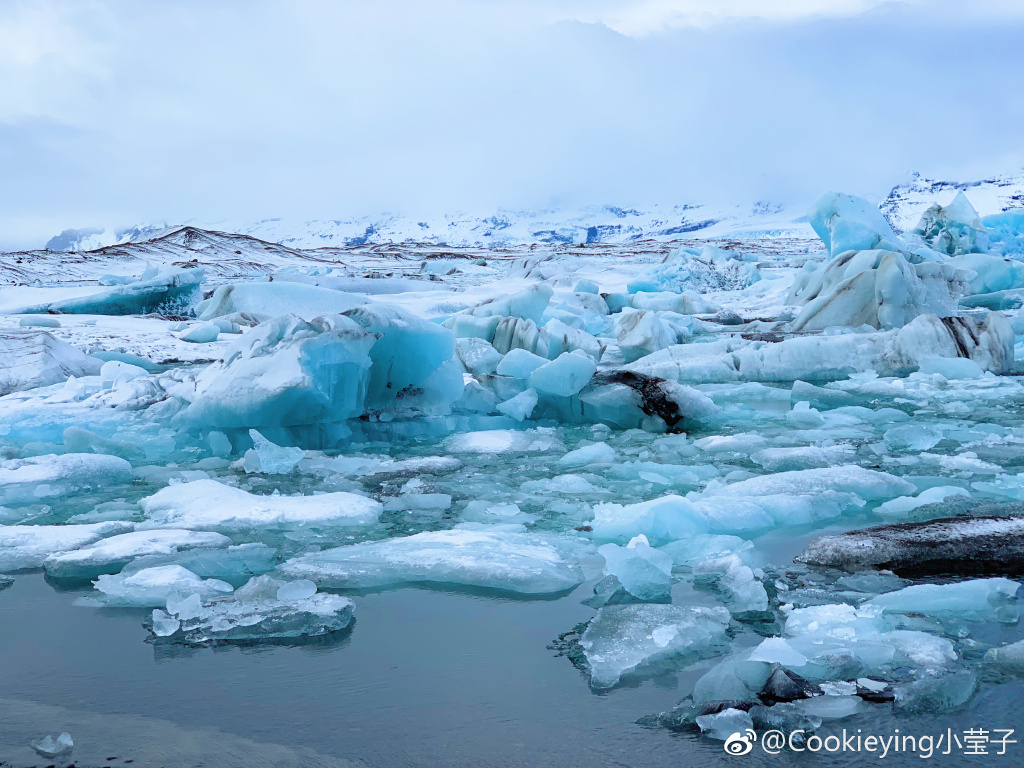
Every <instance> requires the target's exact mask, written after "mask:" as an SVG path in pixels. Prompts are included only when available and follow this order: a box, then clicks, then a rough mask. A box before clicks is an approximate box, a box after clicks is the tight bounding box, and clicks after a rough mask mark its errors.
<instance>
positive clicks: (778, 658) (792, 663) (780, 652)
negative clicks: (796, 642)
mask: <svg viewBox="0 0 1024 768" xmlns="http://www.w3.org/2000/svg"><path fill="white" fill-rule="evenodd" d="M747 658H748V659H749V660H750V661H764V662H768V663H769V664H773V663H774V664H782V665H783V666H785V667H802V666H803V665H804V664H806V663H807V657H806V656H804V655H803V654H802V653H800V652H799V651H797V650H795V649H794V648H793V646H791V645H790V644H789V643H788V642H786V640H785V638H782V637H768V638H765V639H764V640H762V641H761V644H760V645H759V646H757V648H755V649H754V650H753V651H751V652H750V656H748V657H747Z"/></svg>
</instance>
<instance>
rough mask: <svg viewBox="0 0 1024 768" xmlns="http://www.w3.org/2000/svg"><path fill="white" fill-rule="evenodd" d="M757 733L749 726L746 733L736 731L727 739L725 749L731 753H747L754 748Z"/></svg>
mask: <svg viewBox="0 0 1024 768" xmlns="http://www.w3.org/2000/svg"><path fill="white" fill-rule="evenodd" d="M756 738H757V733H755V732H754V731H752V730H750V729H749V728H748V729H747V730H746V731H745V732H744V733H739V732H737V733H734V734H733V735H732V736H730V737H729V738H728V739H726V740H725V751H726V752H727V753H728V754H730V755H737V756H739V755H747V754H750V750H752V749H753V748H754V740H755V739H756Z"/></svg>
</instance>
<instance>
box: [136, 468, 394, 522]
mask: <svg viewBox="0 0 1024 768" xmlns="http://www.w3.org/2000/svg"><path fill="white" fill-rule="evenodd" d="M139 504H140V505H141V506H142V510H143V511H144V512H145V513H146V518H147V524H148V525H154V526H156V525H159V526H173V527H178V528H189V529H194V530H244V529H247V528H266V527H269V526H273V527H290V526H304V525H317V526H323V525H329V526H339V525H340V526H345V525H370V524H372V523H375V522H377V519H378V518H379V517H380V513H381V511H382V508H381V505H380V504H379V503H378V502H376V501H374V500H373V499H369V498H367V497H365V496H359V495H357V494H354V493H345V492H337V493H322V494H318V495H315V496H258V495H256V494H252V493H248V492H246V491H243V490H241V489H240V488H232V487H231V486H229V485H224V484H223V483H218V482H217V481H216V480H196V481H195V482H191V483H180V484H178V485H171V486H168V487H166V488H164V489H162V490H160V491H157V492H156V493H155V494H153V495H152V496H149V497H147V498H144V499H142V500H141V501H140V502H139Z"/></svg>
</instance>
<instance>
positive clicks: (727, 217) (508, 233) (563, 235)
mask: <svg viewBox="0 0 1024 768" xmlns="http://www.w3.org/2000/svg"><path fill="white" fill-rule="evenodd" d="M802 214H803V211H802V210H800V209H786V208H785V207H783V206H780V205H775V204H771V203H759V204H757V205H755V206H753V207H743V206H733V207H731V208H729V207H725V208H722V207H712V206H706V205H677V206H671V207H662V206H653V207H652V208H650V209H647V210H638V209H636V208H619V207H616V206H612V205H606V206H600V207H588V208H580V209H575V210H563V211H554V210H542V211H507V210H499V211H497V212H496V213H494V214H492V215H489V216H482V217H481V216H471V215H468V214H447V215H444V216H439V217H433V218H422V217H410V216H404V215H399V214H384V215H381V216H376V217H373V216H361V217H356V218H349V219H330V220H311V221H296V220H291V219H264V220H262V221H256V222H244V221H212V222H198V221H191V222H186V223H187V224H190V225H193V226H196V227H201V228H204V229H215V230H218V231H222V232H235V233H238V234H244V235H249V236H251V237H256V238H259V239H260V240H265V241H268V242H273V243H279V244H281V245H286V246H288V247H290V248H302V249H309V248H323V247H344V246H353V245H370V244H376V243H404V242H416V243H423V244H432V245H438V246H450V247H472V248H481V247H482V248H487V247H498V248H500V247H506V246H516V245H529V244H535V243H536V244H549V245H555V244H579V243H611V244H626V243H632V242H636V241H639V240H644V239H656V240H671V239H676V238H680V237H717V236H723V235H749V236H751V237H757V236H761V237H766V236H767V237H771V236H810V235H811V234H812V233H811V231H810V228H809V227H808V225H807V223H806V222H805V221H803V220H802ZM172 229H175V228H172V227H167V226H166V225H165V224H160V225H146V226H136V227H132V228H131V229H125V230H116V231H112V230H101V229H97V228H90V229H80V230H65V231H64V232H62V233H61V234H60V235H58V236H56V237H54V238H52V239H51V240H50V241H49V242H48V243H47V244H46V248H47V249H49V250H54V251H85V250H92V249H95V248H99V247H104V246H108V245H116V244H124V243H128V242H139V241H141V240H149V239H152V238H153V237H155V236H159V235H160V234H161V233H162V232H166V231H170V230H172Z"/></svg>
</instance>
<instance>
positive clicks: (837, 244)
mask: <svg viewBox="0 0 1024 768" xmlns="http://www.w3.org/2000/svg"><path fill="white" fill-rule="evenodd" d="M807 218H808V220H809V221H810V224H811V227H813V229H814V231H815V232H816V233H817V235H818V237H820V238H821V241H822V242H823V243H824V244H825V251H826V253H827V254H828V258H829V259H832V258H834V257H836V256H838V255H839V254H841V253H843V252H845V251H866V250H871V249H873V248H886V249H888V250H891V251H898V250H900V246H901V243H900V241H899V238H898V237H897V236H896V233H894V232H893V231H892V227H891V226H889V222H887V221H886V220H885V217H883V216H882V214H881V212H880V211H879V210H878V208H877V207H876V206H874V205H872V204H871V203H869V202H868V201H867V200H864V199H862V198H859V197H854V196H853V195H847V194H843V193H840V192H827V193H826V194H824V195H822V196H821V198H819V199H818V201H817V202H816V203H815V204H814V206H813V207H812V208H811V210H810V211H808V212H807Z"/></svg>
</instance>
